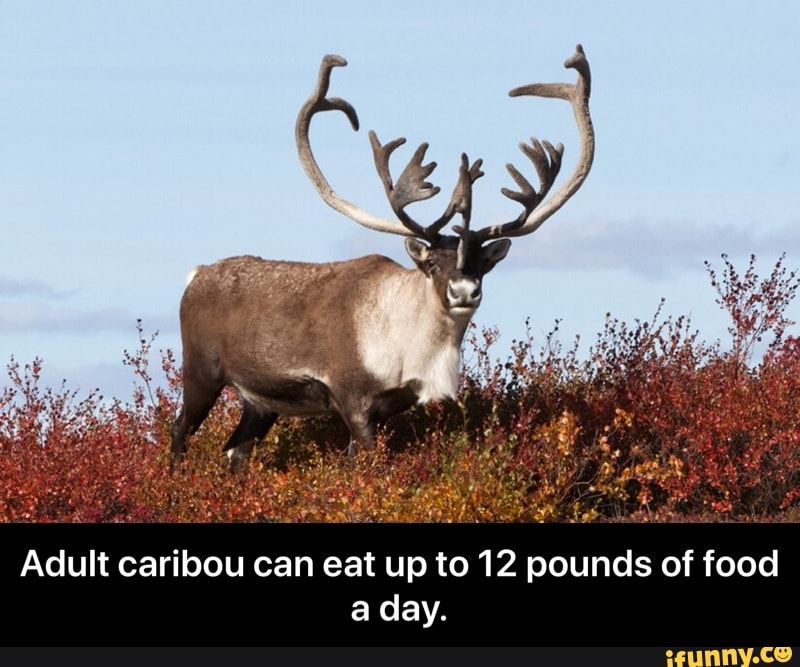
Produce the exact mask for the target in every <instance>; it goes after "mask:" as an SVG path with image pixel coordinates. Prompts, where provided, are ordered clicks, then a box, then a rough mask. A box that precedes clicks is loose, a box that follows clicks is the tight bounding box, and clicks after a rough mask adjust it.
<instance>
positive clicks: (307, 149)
mask: <svg viewBox="0 0 800 667" xmlns="http://www.w3.org/2000/svg"><path fill="white" fill-rule="evenodd" d="M346 65H347V61H346V60H345V59H344V58H342V57H341V56H334V55H328V56H325V57H324V58H323V59H322V64H321V65H320V68H319V77H318V78H317V86H316V88H315V89H314V92H312V93H311V96H310V97H309V98H308V99H307V100H306V102H305V104H303V106H302V107H301V108H300V112H299V113H298V114H297V123H296V124H295V130H294V136H295V141H296V143H297V153H298V155H299V156H300V164H302V165H303V169H304V170H305V172H306V174H307V175H308V178H309V179H310V180H311V183H313V185H314V187H315V188H316V190H317V192H318V193H319V195H320V197H322V199H323V200H324V201H325V203H326V204H328V205H329V206H331V207H332V208H334V209H336V210H337V211H339V213H343V214H344V215H346V216H347V217H348V218H350V219H351V220H354V221H355V222H357V223H358V224H360V225H364V227H368V228H369V229H374V230H375V231H378V232H389V233H391V234H402V235H404V236H409V235H412V232H411V231H410V230H409V229H408V228H406V227H405V226H403V225H402V224H400V223H399V222H398V221H397V220H384V219H383V218H378V217H376V216H374V215H371V214H370V213H367V212H366V211H364V210H362V209H360V208H359V207H358V206H356V205H355V204H353V203H351V202H349V201H347V200H346V199H342V198H341V197H340V196H339V195H337V194H336V192H334V190H333V188H332V187H331V186H330V184H329V183H328V181H327V179H326V178H325V176H324V175H323V173H322V171H321V170H320V168H319V165H318V164H317V161H316V159H315V158H314V153H313V152H312V151H311V144H310V143H309V139H308V128H309V125H310V124H311V119H312V118H313V116H314V114H316V113H317V112H319V111H334V110H335V111H341V112H343V113H344V114H345V115H346V116H347V118H348V119H349V120H350V124H351V125H352V127H353V129H354V130H356V131H358V116H357V115H356V110H355V109H354V108H353V106H352V105H351V104H350V103H349V102H347V101H345V100H343V99H341V98H338V97H331V98H328V97H326V95H327V94H328V86H329V85H330V80H331V71H332V70H333V68H334V67H345V66H346Z"/></svg>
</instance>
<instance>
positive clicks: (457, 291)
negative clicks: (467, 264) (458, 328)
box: [447, 278, 482, 308]
mask: <svg viewBox="0 0 800 667" xmlns="http://www.w3.org/2000/svg"><path fill="white" fill-rule="evenodd" d="M481 296H482V295H481V284H480V282H478V281H477V280H471V279H469V278H458V279H457V280H449V281H448V282H447V301H448V305H449V306H450V308H477V307H478V305H479V304H480V302H481Z"/></svg>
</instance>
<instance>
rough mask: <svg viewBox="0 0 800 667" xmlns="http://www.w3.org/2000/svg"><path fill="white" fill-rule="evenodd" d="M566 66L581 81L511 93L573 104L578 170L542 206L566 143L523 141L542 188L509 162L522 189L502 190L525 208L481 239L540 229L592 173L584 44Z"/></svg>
mask: <svg viewBox="0 0 800 667" xmlns="http://www.w3.org/2000/svg"><path fill="white" fill-rule="evenodd" d="M564 67H567V68H571V69H574V70H576V71H577V72H578V81H577V83H575V84H569V83H533V84H531V85H529V86H522V87H520V88H514V90H512V91H511V92H510V93H509V95H510V96H511V97H520V96H522V95H533V96H536V97H555V98H559V99H562V100H567V101H569V102H570V103H571V104H572V108H573V111H574V113H575V120H576V122H577V124H578V131H579V133H580V138H581V151H580V155H579V156H578V162H577V164H576V166H575V170H574V171H573V172H572V176H570V178H569V180H568V181H567V182H566V183H565V184H564V185H563V186H561V188H560V189H559V190H558V192H556V194H554V195H553V196H552V197H551V198H550V199H549V200H547V201H546V202H545V203H544V204H543V205H542V206H540V204H541V203H542V200H543V199H544V198H545V196H546V195H547V193H548V192H549V191H550V188H551V186H552V185H553V182H554V181H555V178H556V176H557V175H558V172H559V170H560V168H561V157H562V155H563V153H564V146H563V145H561V144H558V145H557V146H553V145H552V144H550V143H549V142H547V141H543V142H541V143H540V142H539V141H537V140H536V139H531V145H530V146H528V145H527V144H520V148H521V149H522V152H523V153H525V155H527V156H528V158H530V160H531V161H532V162H533V165H534V167H535V168H536V172H537V174H538V176H539V182H540V188H539V191H538V192H536V190H534V188H533V186H532V185H531V184H530V183H529V182H528V180H527V179H526V178H525V177H524V176H523V175H522V174H521V173H520V172H519V171H517V169H516V168H515V167H514V166H513V165H511V164H509V165H507V166H506V169H508V171H509V173H510V174H511V177H512V178H513V179H514V181H516V183H517V185H518V186H519V188H520V191H519V192H515V191H513V190H509V189H508V188H503V189H502V190H501V191H502V193H503V194H504V195H505V196H506V197H508V198H510V199H513V200H514V201H516V202H518V203H520V204H522V206H523V209H524V210H523V212H522V213H521V214H520V215H519V217H517V219H516V220H512V221H511V222H506V223H503V224H500V225H493V226H490V227H485V228H483V229H481V230H479V231H477V232H473V234H474V235H475V236H476V237H477V238H478V239H480V240H481V241H485V240H487V239H491V238H498V237H502V236H506V237H508V236H510V237H514V236H524V235H526V234H530V233H532V232H534V231H536V230H537V229H538V228H539V227H540V226H541V225H542V223H543V222H544V221H545V220H547V219H548V218H549V217H550V216H551V215H553V213H555V212H556V211H557V210H558V209H560V208H561V207H562V206H563V205H564V204H565V203H566V202H567V200H568V199H569V198H570V197H571V196H572V195H574V194H575V193H576V192H577V191H578V188H580V187H581V185H582V184H583V182H584V181H585V180H586V177H587V176H588V175H589V170H590V169H591V168H592V160H593V159H594V128H593V127H592V119H591V116H590V114H589V94H590V92H591V72H590V70H589V62H588V61H587V60H586V54H585V53H584V51H583V47H582V46H581V45H580V44H578V46H577V47H576V49H575V54H574V55H573V56H572V57H571V58H569V59H568V60H567V61H566V62H565V63H564Z"/></svg>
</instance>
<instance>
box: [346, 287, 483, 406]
mask: <svg viewBox="0 0 800 667" xmlns="http://www.w3.org/2000/svg"><path fill="white" fill-rule="evenodd" d="M423 281H424V282H423ZM467 321H468V319H463V320H461V321H456V320H454V319H452V318H450V317H448V316H447V315H446V314H445V313H444V312H443V310H442V308H441V305H440V303H439V299H438V296H437V295H436V293H435V292H434V289H433V286H432V284H431V283H430V281H428V280H426V279H425V277H424V276H423V275H422V273H420V272H411V273H408V274H405V275H398V276H396V277H394V276H393V277H392V278H391V279H389V280H386V281H383V282H381V283H380V284H379V285H378V288H377V294H376V300H375V301H373V302H371V303H369V304H365V305H364V307H363V308H362V309H360V311H359V313H358V314H357V317H356V322H357V330H358V351H359V356H360V357H361V361H362V363H363V364H364V367H365V368H366V369H367V371H369V373H370V374H371V375H373V376H374V377H375V378H377V379H378V380H379V381H380V382H381V383H382V384H384V386H385V387H386V388H387V389H390V388H394V387H400V386H402V385H404V384H405V383H407V382H410V381H411V380H417V381H419V382H420V383H421V385H422V386H421V388H420V390H419V399H418V402H419V403H420V404H422V403H427V402H428V401H437V400H441V399H443V398H454V397H455V395H456V392H457V390H458V379H459V370H460V368H461V338H462V336H463V333H464V329H465V327H466V325H467Z"/></svg>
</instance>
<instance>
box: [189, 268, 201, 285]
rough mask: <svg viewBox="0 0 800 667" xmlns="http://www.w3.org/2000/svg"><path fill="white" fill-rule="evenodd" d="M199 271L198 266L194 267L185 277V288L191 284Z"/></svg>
mask: <svg viewBox="0 0 800 667" xmlns="http://www.w3.org/2000/svg"><path fill="white" fill-rule="evenodd" d="M199 270H200V267H199V266H195V267H194V268H193V269H192V270H191V271H190V272H189V275H188V276H186V287H189V285H191V284H192V281H193V280H194V277H195V276H196V275H197V272H198V271H199Z"/></svg>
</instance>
